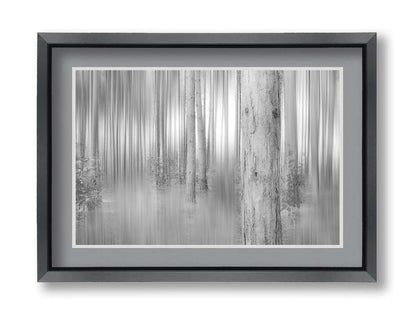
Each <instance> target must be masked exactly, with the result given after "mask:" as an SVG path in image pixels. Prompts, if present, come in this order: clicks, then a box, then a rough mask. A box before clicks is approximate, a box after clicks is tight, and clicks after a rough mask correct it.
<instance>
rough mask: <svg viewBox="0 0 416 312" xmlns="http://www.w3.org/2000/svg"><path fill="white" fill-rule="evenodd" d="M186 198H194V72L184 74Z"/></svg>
mask: <svg viewBox="0 0 416 312" xmlns="http://www.w3.org/2000/svg"><path fill="white" fill-rule="evenodd" d="M185 96H186V143H187V151H186V163H187V164H186V197H187V200H188V201H189V202H192V203H194V202H196V198H195V169H196V168H195V167H196V163H195V162H196V159H195V158H196V155H195V72H194V71H189V72H187V73H186V95H185Z"/></svg>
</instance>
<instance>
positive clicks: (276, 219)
mask: <svg viewBox="0 0 416 312" xmlns="http://www.w3.org/2000/svg"><path fill="white" fill-rule="evenodd" d="M281 76H282V73H281V72H277V71H255V70H252V71H243V72H242V77H241V80H242V88H241V90H242V102H241V146H240V161H241V169H240V171H241V184H242V185H241V186H242V189H241V191H242V192H241V208H242V219H243V225H242V226H243V242H244V244H248V245H252V244H258V245H270V244H273V245H275V244H282V222H281V218H280V193H279V165H280V100H281V96H280V92H281V89H282V77H281Z"/></svg>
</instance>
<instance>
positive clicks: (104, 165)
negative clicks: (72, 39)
mask: <svg viewBox="0 0 416 312" xmlns="http://www.w3.org/2000/svg"><path fill="white" fill-rule="evenodd" d="M72 75H73V77H72V82H73V86H72V96H73V99H72V102H73V108H72V110H73V118H72V119H73V121H72V125H73V129H72V131H73V133H72V135H73V142H72V144H73V151H72V153H73V155H72V157H73V168H72V171H73V178H72V179H73V190H72V192H73V214H72V217H73V220H72V226H73V229H72V231H73V233H72V234H73V247H75V248H77V247H79V248H89V247H90V248H93V247H101V248H116V247H127V248H140V247H152V246H158V247H172V248H174V247H180V248H184V247H185V248H186V247H195V246H197V247H202V248H203V247H275V248H279V247H296V248H312V247H320V248H325V247H327V248H334V247H342V244H343V239H342V233H343V231H342V227H343V219H342V211H343V210H342V209H343V207H342V202H343V200H342V176H343V172H342V170H343V169H342V168H343V166H342V161H343V160H342V157H343V156H342V154H343V153H342V149H343V134H342V118H343V113H342V112H343V100H342V99H343V95H342V94H343V89H342V79H343V70H342V68H338V67H334V68H319V67H316V68H315V67H314V68H312V67H305V68H301V67H299V68H268V67H266V68H250V67H241V68H226V67H224V68H209V67H205V68H196V67H195V68H191V67H189V68H162V67H161V68H128V67H126V68H115V67H113V68H112V67H108V68H81V67H74V68H73V70H72Z"/></svg>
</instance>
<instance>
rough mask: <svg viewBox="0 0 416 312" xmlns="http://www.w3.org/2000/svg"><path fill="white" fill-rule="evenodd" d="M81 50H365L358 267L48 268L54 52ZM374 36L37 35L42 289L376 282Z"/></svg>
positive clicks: (39, 269) (39, 279) (38, 230)
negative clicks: (48, 285)
mask: <svg viewBox="0 0 416 312" xmlns="http://www.w3.org/2000/svg"><path fill="white" fill-rule="evenodd" d="M57 47H78V48H104V47H106V48H109V47H110V48H116V47H122V48H128V47H135V48H138V47H169V48H175V47H180V48H186V47H189V48H196V47H203V48H224V47H228V48H242V47H244V48H289V47H290V48H323V47H329V48H349V47H356V48H360V49H361V50H362V84H363V85H362V97H363V98H362V104H363V105H362V116H363V119H362V145H363V146H362V164H363V166H362V194H363V197H362V201H363V202H362V221H363V224H362V229H363V232H362V233H363V235H362V238H363V242H362V248H363V250H362V257H363V259H362V266H361V267H359V268H349V267H215V268H214V267H157V268H155V267H153V268H149V267H122V268H120V267H88V268H83V267H76V268H75V267H67V268H57V267H53V266H52V243H51V242H52V230H51V228H52V225H51V220H52V218H51V215H52V200H51V199H52V195H53V194H52V145H51V144H52V143H51V142H52V140H51V137H52V135H51V134H52V113H51V111H52V105H53V103H52V95H51V93H52V91H51V90H52V87H51V84H52V79H53V77H52V50H53V49H54V48H57ZM376 58H377V35H376V33H293V34H287V33H285V34H271V33H270V34H259V33H256V34H241V33H239V34H161V33H159V34H133V33H39V34H38V60H37V62H38V63H37V68H38V73H37V79H38V84H37V172H38V176H37V253H38V258H37V261H38V265H37V268H38V281H39V282H82V281H88V282H139V281H142V282H149V281H184V282H185V281H200V282H203V281H220V282H223V281H232V282H251V281H253V282H254V281H255V282H271V281H279V282H287V281H290V282H302V281H306V282H376V279H377V236H376V223H377V222H376V221H377V217H376V207H377V203H376V173H377V169H376V168H377V165H376V101H377V99H376V71H377V61H376Z"/></svg>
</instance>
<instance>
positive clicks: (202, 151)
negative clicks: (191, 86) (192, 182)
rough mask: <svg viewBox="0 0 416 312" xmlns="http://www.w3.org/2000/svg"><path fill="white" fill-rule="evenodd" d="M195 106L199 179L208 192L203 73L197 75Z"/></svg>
mask: <svg viewBox="0 0 416 312" xmlns="http://www.w3.org/2000/svg"><path fill="white" fill-rule="evenodd" d="M195 105H196V116H197V119H198V178H199V187H200V188H201V190H203V191H206V190H208V182H207V161H206V148H205V144H206V143H205V122H204V117H203V115H202V95H201V72H200V71H199V70H198V71H196V73H195Z"/></svg>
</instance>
